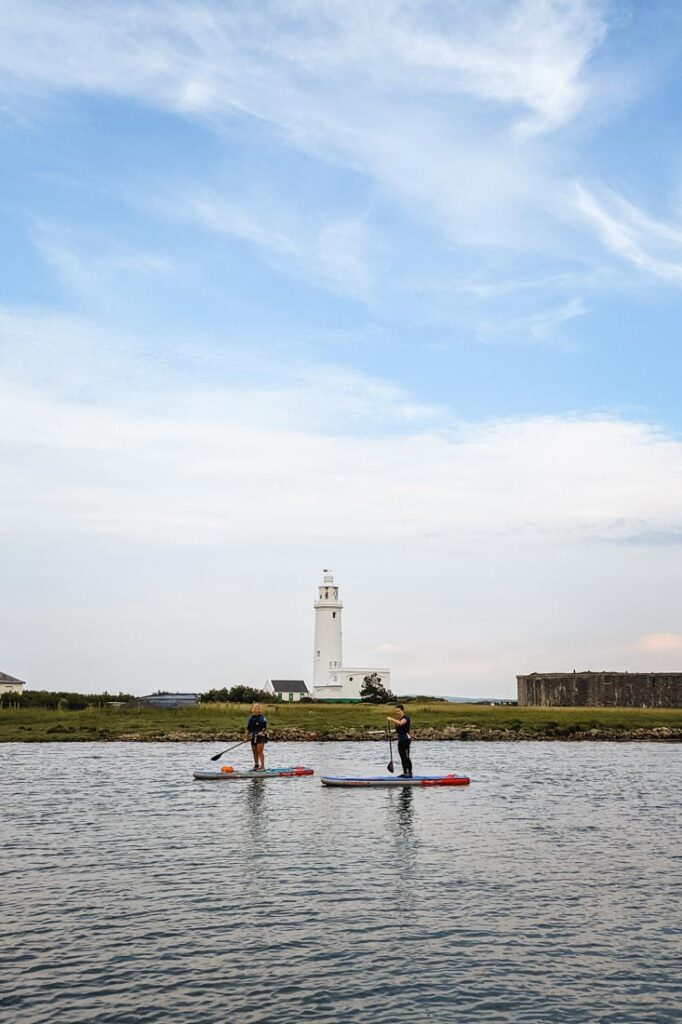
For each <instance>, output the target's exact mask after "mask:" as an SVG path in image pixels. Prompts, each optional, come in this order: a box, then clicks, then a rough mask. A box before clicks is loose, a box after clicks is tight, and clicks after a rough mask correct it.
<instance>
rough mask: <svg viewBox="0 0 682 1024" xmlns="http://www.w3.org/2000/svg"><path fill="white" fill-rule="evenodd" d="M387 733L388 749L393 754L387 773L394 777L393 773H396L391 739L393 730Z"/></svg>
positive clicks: (387, 766)
mask: <svg viewBox="0 0 682 1024" xmlns="http://www.w3.org/2000/svg"><path fill="white" fill-rule="evenodd" d="M386 732H387V733H388V749H389V750H390V752H391V760H390V761H389V762H388V764H387V765H386V771H388V772H390V773H391V775H393V772H394V771H395V768H394V765H393V740H392V739H391V730H390V729H387V730H386Z"/></svg>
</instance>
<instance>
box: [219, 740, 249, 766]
mask: <svg viewBox="0 0 682 1024" xmlns="http://www.w3.org/2000/svg"><path fill="white" fill-rule="evenodd" d="M248 742H249V741H248V740H242V741H241V743H235V745H234V746H233V747H228V748H227V750H221V751H220V753H219V754H214V755H213V757H212V758H211V760H212V761H218V760H220V758H221V757H222V756H223V754H229V752H230V751H231V750H236V749H237V747H243V746H244V744H245V743H248Z"/></svg>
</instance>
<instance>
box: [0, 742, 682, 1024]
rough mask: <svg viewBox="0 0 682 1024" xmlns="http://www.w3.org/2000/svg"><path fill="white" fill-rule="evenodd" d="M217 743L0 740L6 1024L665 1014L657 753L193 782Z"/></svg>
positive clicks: (669, 953)
mask: <svg viewBox="0 0 682 1024" xmlns="http://www.w3.org/2000/svg"><path fill="white" fill-rule="evenodd" d="M217 749H219V745H218V746H217V747H215V746H208V745H203V744H189V743H188V744H184V745H180V744H122V743H111V744H106V745H98V744H58V743H55V744H51V745H45V746H42V745H41V746H32V745H22V744H11V745H6V746H3V747H1V748H0V759H1V761H2V770H1V771H0V813H1V815H2V819H3V822H2V879H1V886H0V900H1V901H2V904H3V908H2V909H3V914H2V921H3V928H4V930H5V934H4V936H3V943H2V953H1V961H0V962H1V964H2V971H0V977H1V981H0V985H1V988H0V1018H1V1019H2V1020H3V1021H7V1022H12V1024H13V1022H14V1021H16V1022H17V1024H18V1022H22V1024H39V1022H40V1024H42V1022H48V1021H50V1022H55V1024H72V1022H73V1024H76V1022H79V1024H80V1022H89V1024H93V1022H97V1024H105V1022H106V1024H135V1022H138V1021H139V1022H169V1024H172V1022H179V1024H180V1022H181V1024H194V1022H201V1024H214V1022H215V1024H217V1022H221V1024H222V1022H225V1024H266V1022H268V1024H269V1022H273V1024H274V1022H276V1021H278V1022H281V1024H299V1022H305V1021H311V1022H312V1021H314V1022H316V1024H365V1022H367V1024H384V1022H386V1024H389V1022H390V1024H403V1022H408V1021H409V1022H417V1024H421V1022H426V1021H431V1022H436V1024H439V1022H443V1024H449V1022H456V1024H459V1022H461V1024H478V1022H492V1024H541V1022H542V1024H545V1022H548V1024H549V1022H551V1024H554V1022H566V1024H569V1022H570V1024H591V1022H599V1024H617V1022H618V1024H648V1022H652V1024H653V1022H656V1024H668V1022H673V1021H680V1020H682V1003H681V997H682V986H681V982H680V979H681V978H682V950H681V947H680V941H681V936H680V929H679V923H680V920H679V908H680V890H681V889H682V885H681V884H680V883H681V882H682V856H681V849H680V781H681V773H680V760H681V757H682V750H680V748H679V747H675V746H665V745H645V744H641V745H637V744H625V745H619V744H596V743H584V744H561V743H537V744H536V743H519V744H504V743H477V744H466V743H422V744H414V748H413V751H414V761H415V769H416V770H418V771H427V770H428V771H431V770H441V769H448V770H456V771H462V772H468V773H469V774H470V775H471V776H472V777H473V778H474V779H475V780H476V782H475V784H472V785H471V786H470V787H468V788H463V789H459V788H455V789H442V790H441V789H427V790H405V791H402V792H400V791H395V790H365V791H360V790H348V791H344V790H326V789H323V788H322V787H321V785H320V782H319V779H318V778H317V777H311V778H302V779H296V780H281V781H248V782H233V783H201V782H194V781H192V779H191V771H192V769H193V768H197V767H207V766H209V764H210V762H208V758H209V756H210V754H212V753H214V752H215V751H216V750H217ZM235 753H236V754H239V751H237V752H235ZM268 755H269V763H270V764H275V763H278V764H285V763H289V764H299V763H304V764H310V765H312V766H313V767H315V769H316V770H319V771H327V772H329V773H331V774H334V773H336V774H341V773H349V772H354V771H355V772H358V773H362V772H364V771H367V770H371V771H377V770H379V771H383V770H384V769H385V765H386V762H387V760H388V757H387V751H385V750H384V747H383V745H377V744H357V743H329V744H319V745H316V744H296V745H294V744H290V745H285V744H278V745H275V744H270V746H269V748H268ZM232 756H233V757H234V758H235V760H234V762H233V763H235V764H237V763H245V762H247V761H248V758H247V757H246V755H242V756H241V757H240V758H237V757H235V755H232Z"/></svg>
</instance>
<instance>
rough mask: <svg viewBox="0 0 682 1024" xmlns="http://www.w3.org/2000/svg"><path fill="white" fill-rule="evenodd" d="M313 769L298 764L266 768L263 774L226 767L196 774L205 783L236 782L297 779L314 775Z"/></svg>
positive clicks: (196, 777)
mask: <svg viewBox="0 0 682 1024" xmlns="http://www.w3.org/2000/svg"><path fill="white" fill-rule="evenodd" d="M314 774H315V773H314V771H313V769H312V768H305V767H304V766H303V765H301V764H298V765H295V766H294V767H293V768H266V769H265V770H264V771H262V772H256V771H253V769H251V771H239V770H238V769H234V768H229V769H228V767H227V765H224V766H223V767H222V768H219V769H216V768H213V769H209V770H208V771H196V772H194V778H195V779H202V780H203V781H208V780H210V781H212V782H217V781H218V780H220V781H221V782H234V781H236V780H237V779H296V778H298V777H299V776H301V775H314Z"/></svg>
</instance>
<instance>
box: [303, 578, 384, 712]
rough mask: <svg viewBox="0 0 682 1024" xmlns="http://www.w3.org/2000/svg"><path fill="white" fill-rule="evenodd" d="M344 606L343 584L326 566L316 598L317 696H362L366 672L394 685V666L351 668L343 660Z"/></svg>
mask: <svg viewBox="0 0 682 1024" xmlns="http://www.w3.org/2000/svg"><path fill="white" fill-rule="evenodd" d="M342 610H343V603H342V602H341V601H340V600H339V588H338V587H337V586H336V585H335V583H334V577H333V576H332V574H331V573H330V572H328V571H327V570H326V569H325V571H324V576H323V580H322V586H321V587H320V588H319V597H318V599H317V601H315V649H314V654H313V696H314V697H315V698H316V699H317V700H360V690H361V689H362V684H363V682H364V679H365V676H369V675H373V674H375V673H376V675H377V676H378V677H379V680H380V682H381V684H382V685H383V686H385V687H386V689H387V690H390V688H391V670H390V669H388V668H348V667H347V666H345V665H344V664H343V636H342V629H341V612H342Z"/></svg>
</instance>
